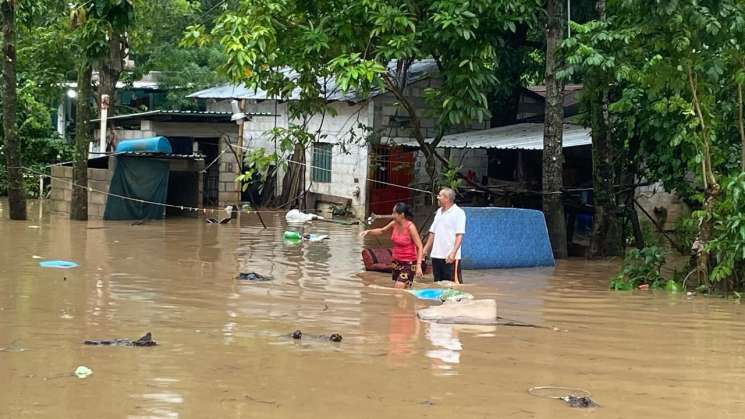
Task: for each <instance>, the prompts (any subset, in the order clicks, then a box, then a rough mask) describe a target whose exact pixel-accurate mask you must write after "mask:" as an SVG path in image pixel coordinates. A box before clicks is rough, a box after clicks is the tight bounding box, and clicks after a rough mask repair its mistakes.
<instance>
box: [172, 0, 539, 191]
mask: <svg viewBox="0 0 745 419" xmlns="http://www.w3.org/2000/svg"><path fill="white" fill-rule="evenodd" d="M539 5H540V2H539V1H537V0H520V1H510V2H505V1H497V0H477V1H471V2H462V1H458V0H426V1H404V0H397V1H388V0H385V1H384V0H362V1H359V0H329V1H324V2H322V3H321V4H317V3H312V2H311V3H309V2H305V1H300V0H247V1H242V2H240V5H239V6H238V7H231V8H229V9H228V10H226V11H225V12H224V13H223V14H221V16H220V17H219V18H218V19H217V22H216V25H215V26H214V27H213V28H212V29H211V30H208V29H207V28H205V27H204V25H196V26H193V27H191V28H189V29H188V30H187V32H186V40H187V42H189V43H191V44H198V45H208V44H212V43H217V44H218V45H219V46H220V47H221V48H222V50H223V51H224V53H225V57H226V60H225V63H224V65H223V66H222V70H223V71H224V73H225V74H226V75H227V77H228V78H229V79H230V80H231V81H233V82H236V83H240V82H242V83H246V84H247V85H249V86H252V87H258V88H261V89H264V90H266V91H267V92H268V93H269V95H273V96H275V97H277V98H278V99H280V100H285V99H287V98H288V97H289V95H290V93H291V92H293V91H294V90H296V89H300V92H301V93H300V100H299V101H297V102H295V103H292V104H291V109H290V111H291V116H292V117H293V119H294V120H295V121H302V120H303V119H304V118H305V117H306V116H308V115H311V114H313V113H319V112H322V109H323V108H325V100H324V99H323V97H322V96H323V92H324V89H323V84H324V81H325V80H328V79H329V78H330V77H333V78H334V79H335V80H336V82H337V86H338V87H339V88H340V89H341V90H344V91H350V90H354V91H356V92H357V93H358V94H360V95H363V96H365V95H367V94H368V93H369V92H371V91H374V90H375V91H382V92H388V93H390V94H392V95H393V96H394V97H395V98H396V100H397V101H398V105H399V107H400V109H401V110H402V114H403V115H408V117H409V118H410V121H411V136H412V137H413V138H415V139H416V141H417V143H418V145H419V147H420V149H421V150H422V152H423V153H424V155H425V157H426V168H427V173H428V174H429V176H430V179H431V182H432V186H433V188H434V186H435V183H436V180H437V179H438V176H437V173H436V162H437V161H438V160H440V161H441V162H442V163H443V164H444V165H446V166H447V165H448V162H447V161H446V160H445V159H444V158H442V157H441V156H439V155H438V154H437V153H436V151H435V149H436V147H437V146H438V144H439V142H440V140H441V139H442V137H443V136H444V135H445V134H446V133H447V132H449V131H452V130H457V129H459V128H462V127H464V126H465V125H467V124H470V123H471V122H473V121H484V120H488V119H489V117H490V113H489V109H488V99H487V95H488V94H489V93H490V91H491V90H492V89H493V88H494V86H495V85H496V84H497V83H498V82H499V81H500V74H499V73H497V72H495V61H496V53H495V50H496V49H497V48H502V47H503V46H504V44H505V42H504V39H505V37H507V36H509V35H510V34H512V33H514V32H515V31H516V29H517V25H519V24H522V23H525V22H531V21H532V20H534V19H535V16H536V14H537V13H536V11H537V10H538V8H539ZM422 59H433V60H434V61H435V62H436V64H437V67H438V69H439V79H440V80H441V86H440V87H435V88H430V89H428V90H427V92H426V95H427V103H428V105H429V111H425V112H423V111H422V110H421V109H420V108H417V106H415V105H416V104H415V103H414V102H413V101H412V100H411V98H410V97H409V96H407V94H406V87H407V86H408V84H409V82H410V80H409V79H408V77H407V74H408V69H409V67H410V66H411V64H412V63H413V62H415V61H416V60H422ZM288 68H289V69H292V70H294V73H292V76H288V73H287V72H286V71H283V70H286V69H288ZM319 99H320V100H319ZM429 114H431V115H432V116H433V117H434V118H436V120H437V127H436V128H437V134H436V135H435V136H434V138H432V139H431V140H429V141H428V139H427V136H426V135H425V130H424V129H423V128H422V125H421V121H422V118H423V116H424V115H429ZM295 126H299V127H301V128H302V122H297V123H295ZM291 131H292V130H291ZM295 143H297V144H300V141H299V139H296V141H295Z"/></svg>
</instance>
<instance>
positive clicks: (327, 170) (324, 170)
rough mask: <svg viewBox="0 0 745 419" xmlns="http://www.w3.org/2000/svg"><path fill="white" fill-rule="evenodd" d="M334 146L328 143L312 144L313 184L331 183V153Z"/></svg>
mask: <svg viewBox="0 0 745 419" xmlns="http://www.w3.org/2000/svg"><path fill="white" fill-rule="evenodd" d="M333 147H334V145H333V144H328V143H315V144H313V170H312V172H311V173H312V176H311V178H312V179H313V182H320V183H329V182H331V152H332V150H333Z"/></svg>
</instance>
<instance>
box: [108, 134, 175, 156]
mask: <svg viewBox="0 0 745 419" xmlns="http://www.w3.org/2000/svg"><path fill="white" fill-rule="evenodd" d="M116 152H117V153H162V154H172V153H173V148H171V142H170V141H168V138H166V137H148V138H136V139H131V140H121V141H119V144H117V145H116Z"/></svg>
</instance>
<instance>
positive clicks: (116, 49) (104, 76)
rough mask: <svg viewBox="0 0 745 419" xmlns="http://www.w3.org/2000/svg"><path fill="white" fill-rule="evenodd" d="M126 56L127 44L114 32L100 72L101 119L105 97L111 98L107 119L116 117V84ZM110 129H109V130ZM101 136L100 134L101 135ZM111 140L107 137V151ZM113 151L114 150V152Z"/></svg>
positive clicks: (99, 99) (99, 105)
mask: <svg viewBox="0 0 745 419" xmlns="http://www.w3.org/2000/svg"><path fill="white" fill-rule="evenodd" d="M125 55H126V42H125V40H124V39H123V38H122V36H121V34H119V33H118V32H113V33H112V34H111V38H110V39H109V54H108V56H106V58H105V59H104V60H101V67H100V68H99V71H98V110H97V114H98V116H99V117H101V103H103V96H104V95H107V96H108V97H109V107H108V113H107V117H108V118H111V117H112V116H115V115H116V83H117V82H118V81H119V76H120V75H121V74H122V71H123V70H124V57H125ZM108 129H110V127H109V128H107V130H108ZM99 135H100V134H99ZM109 141H110V139H109V138H108V135H107V141H106V144H107V150H101V151H102V152H105V151H110V150H108V145H109ZM112 151H113V150H112Z"/></svg>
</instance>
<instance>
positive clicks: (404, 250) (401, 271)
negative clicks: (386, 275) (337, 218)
mask: <svg viewBox="0 0 745 419" xmlns="http://www.w3.org/2000/svg"><path fill="white" fill-rule="evenodd" d="M413 217H414V214H413V212H412V211H411V207H410V206H409V205H407V204H405V203H403V202H399V203H398V204H396V206H394V207H393V213H392V214H391V218H393V221H391V222H390V223H388V225H386V226H385V227H383V228H374V229H372V230H365V231H363V232H362V233H360V237H365V236H366V235H368V234H373V235H380V234H384V233H386V232H388V231H390V232H391V242H392V243H393V252H392V253H393V283H394V287H396V288H410V287H411V286H412V284H413V283H414V275H416V276H418V277H421V276H422V257H423V252H422V239H421V238H420V237H419V231H417V229H416V226H415V225H414V223H413V222H412V221H411V219H412V218H413Z"/></svg>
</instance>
